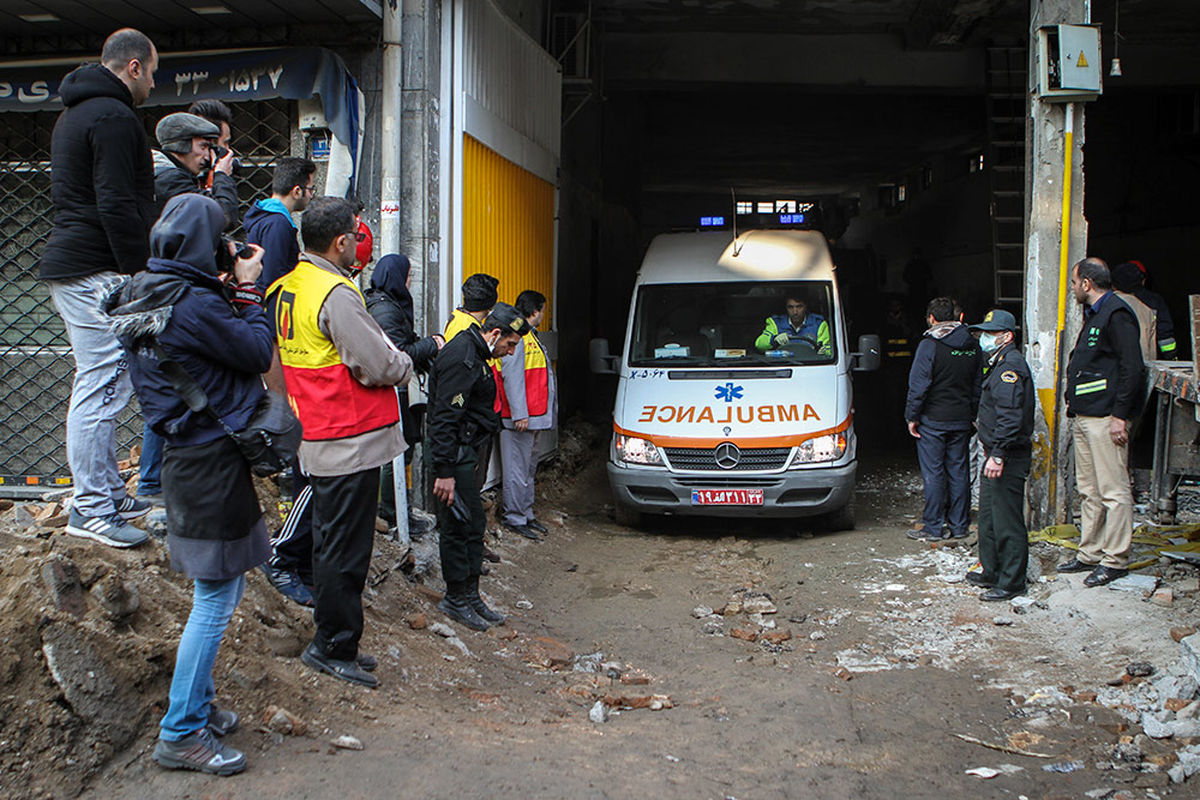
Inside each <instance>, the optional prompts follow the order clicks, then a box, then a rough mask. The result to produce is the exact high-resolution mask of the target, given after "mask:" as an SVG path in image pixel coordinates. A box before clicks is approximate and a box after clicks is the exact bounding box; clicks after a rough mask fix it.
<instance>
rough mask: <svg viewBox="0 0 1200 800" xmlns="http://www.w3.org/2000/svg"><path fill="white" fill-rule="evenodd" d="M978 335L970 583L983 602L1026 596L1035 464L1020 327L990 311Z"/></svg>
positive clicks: (1003, 314) (1030, 393) (1002, 313)
mask: <svg viewBox="0 0 1200 800" xmlns="http://www.w3.org/2000/svg"><path fill="white" fill-rule="evenodd" d="M971 330H972V331H978V332H979V349H980V350H982V351H983V355H984V358H985V359H986V361H985V364H984V368H985V370H986V372H987V374H986V376H985V377H984V379H983V393H982V394H981V395H980V397H979V414H978V417H977V418H976V422H975V424H976V427H978V429H979V441H980V443H981V444H982V445H983V456H984V461H983V475H982V477H981V480H980V483H979V562H980V564H982V565H983V571H982V572H978V573H976V572H969V573H967V580H968V581H969V582H970V583H974V584H976V585H977V586H982V587H985V588H986V589H987V591H985V592H984V593H983V594H981V595H980V596H979V599H980V600H984V601H999V600H1009V599H1011V598H1013V597H1016V596H1017V595H1020V594H1024V593H1025V571H1026V569H1027V567H1028V564H1029V532H1028V530H1027V529H1026V527H1025V508H1024V499H1025V479H1026V477H1028V475H1029V464H1030V461H1031V460H1032V436H1033V402H1034V401H1033V378H1032V377H1031V375H1030V372H1029V365H1028V364H1026V363H1025V357H1024V356H1023V355H1022V354H1021V349H1020V348H1019V347H1018V346H1017V341H1016V336H1017V333H1016V330H1017V321H1016V318H1015V317H1013V315H1012V314H1011V313H1009V312H1008V311H1005V310H1003V309H995V310H993V311H989V312H988V313H987V316H985V317H984V318H983V322H981V323H979V324H978V325H972V326H971Z"/></svg>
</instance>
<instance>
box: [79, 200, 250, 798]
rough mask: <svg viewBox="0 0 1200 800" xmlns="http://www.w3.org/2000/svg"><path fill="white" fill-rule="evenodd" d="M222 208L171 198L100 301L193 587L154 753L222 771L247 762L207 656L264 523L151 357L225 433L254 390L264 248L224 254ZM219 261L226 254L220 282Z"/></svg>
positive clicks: (234, 459) (216, 438) (213, 651)
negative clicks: (194, 391) (171, 366)
mask: <svg viewBox="0 0 1200 800" xmlns="http://www.w3.org/2000/svg"><path fill="white" fill-rule="evenodd" d="M223 216H224V215H223V214H222V212H221V208H220V206H218V205H217V203H216V202H215V201H213V200H212V199H210V198H208V197H204V196H202V195H199V194H182V195H180V196H178V197H175V198H172V199H171V200H170V201H169V202H168V203H167V204H166V207H165V208H164V209H163V213H162V216H161V217H160V218H159V220H158V222H157V223H156V224H155V225H154V228H153V230H152V231H151V233H150V251H151V258H150V261H149V264H148V265H147V266H148V268H147V270H146V271H145V272H140V273H138V274H137V275H135V276H134V277H133V278H131V279H127V280H125V281H124V282H123V283H122V284H120V285H119V286H118V287H117V289H116V290H115V291H114V293H113V294H111V295H110V296H109V297H108V298H107V299H106V300H105V301H104V303H103V307H104V311H105V313H106V315H107V320H108V322H109V324H110V326H111V328H112V330H113V332H114V333H115V334H116V335H117V337H118V339H120V341H121V343H122V345H123V346H124V347H125V350H126V352H127V353H128V354H129V359H130V370H131V373H132V378H133V383H134V387H135V388H136V390H137V394H138V399H139V401H140V402H141V405H142V413H143V414H144V415H145V418H146V422H147V424H148V425H150V427H151V428H152V429H153V430H154V431H155V432H156V433H158V434H159V435H160V436H162V437H163V439H164V440H165V442H166V446H165V448H164V455H163V466H162V484H163V491H164V494H165V495H166V505H167V546H168V548H169V550H170V553H171V565H172V566H173V567H174V568H175V569H178V570H180V571H182V572H184V573H186V574H187V575H188V577H190V578H192V580H193V582H194V597H193V604H192V611H191V614H190V616H189V617H188V621H187V625H186V627H185V628H184V631H183V635H182V637H181V639H180V642H179V649H178V651H177V653H176V658H175V673H174V677H173V678H172V681H171V690H170V706H169V708H168V710H167V713H166V715H165V716H164V717H163V719H162V721H161V723H160V732H159V741H158V744H157V746H156V747H155V749H154V754H153V758H154V760H155V761H156V762H158V763H159V764H160V765H161V766H163V767H166V768H169V769H194V770H199V771H201V772H207V773H211V774H218V775H231V774H233V773H235V772H240V771H241V770H242V769H244V768H245V765H246V759H245V756H244V755H243V754H242V753H240V752H238V751H237V750H234V749H233V748H231V747H227V746H225V745H224V744H222V743H221V741H220V740H219V739H218V738H217V737H220V736H223V735H224V734H226V733H230V732H231V731H233V730H234V729H235V728H236V727H237V725H238V716H237V714H235V713H233V712H232V711H228V710H221V709H218V708H217V707H216V706H215V705H214V704H213V699H214V695H215V687H214V684H213V676H212V670H213V663H214V661H215V659H216V656H217V649H218V648H219V646H220V643H221V639H222V637H223V636H224V633H225V628H226V626H227V625H228V623H229V619H230V617H231V616H232V615H233V611H234V609H235V608H236V607H237V605H238V603H239V602H240V601H241V597H242V593H243V591H244V590H245V585H246V580H245V575H244V573H245V572H246V571H247V570H249V569H252V568H254V567H255V566H257V565H259V564H261V563H263V561H265V560H266V558H267V555H268V553H269V545H268V540H267V530H266V526H265V525H264V523H263V519H262V511H261V509H260V508H259V504H258V497H257V495H256V494H255V490H254V484H253V482H252V480H251V473H250V466H249V464H248V462H247V461H246V459H245V458H244V457H243V456H242V453H241V451H240V450H239V449H238V447H237V445H236V444H235V442H234V440H233V439H232V437H230V436H229V435H228V434H227V433H226V431H225V429H224V428H223V427H222V425H221V424H220V423H219V422H218V421H217V420H216V419H214V418H213V417H212V416H211V415H209V414H206V413H203V412H193V411H191V410H189V407H188V405H187V404H186V403H185V402H184V400H183V398H181V397H180V396H179V394H178V393H177V391H176V390H175V388H174V386H173V384H172V382H171V381H170V380H169V379H168V377H167V375H166V373H165V372H164V370H163V367H162V364H161V363H160V356H166V357H168V358H169V359H170V360H171V361H173V362H175V363H176V364H178V365H179V366H180V367H182V369H183V370H184V371H185V372H186V373H187V374H188V375H190V376H191V378H192V379H193V380H194V381H195V382H196V383H197V384H199V386H200V388H202V389H203V390H204V393H205V394H206V395H207V396H208V403H209V408H210V409H211V410H212V412H213V413H215V414H216V415H217V416H218V417H220V420H221V422H224V424H225V425H226V426H228V427H229V428H230V429H232V430H234V431H240V430H242V429H244V428H245V427H246V425H247V424H248V423H249V421H250V419H251V417H252V416H253V414H254V411H255V409H256V407H257V406H258V404H259V401H260V400H261V399H262V398H263V394H264V392H265V391H266V389H265V388H264V386H263V382H262V378H261V373H263V372H265V371H266V370H267V368H268V367H269V366H270V364H271V355H272V352H273V346H274V338H273V335H272V332H271V326H270V324H269V322H268V320H267V317H266V315H265V314H264V313H263V309H262V305H261V304H262V295H261V293H259V292H258V290H257V289H255V288H254V281H255V279H256V278H257V277H258V274H259V272H260V271H261V269H262V248H259V247H253V246H252V247H250V248H249V252H250V253H252V255H250V257H249V258H244V257H238V258H236V259H235V258H234V253H235V252H237V251H238V248H237V247H236V246H234V245H233V244H232V243H229V242H226V241H224V240H223V239H222V237H221V229H222V228H223V227H224V221H223ZM222 248H224V249H226V250H227V252H228V255H226V253H225V252H221V250H222ZM241 252H242V254H245V253H246V252H247V251H246V250H245V249H242V251H241ZM222 262H226V263H228V262H232V278H231V280H230V281H229V282H228V283H227V282H225V281H223V280H222V277H221V274H220V273H221V267H219V266H218V265H219V264H220V263H222Z"/></svg>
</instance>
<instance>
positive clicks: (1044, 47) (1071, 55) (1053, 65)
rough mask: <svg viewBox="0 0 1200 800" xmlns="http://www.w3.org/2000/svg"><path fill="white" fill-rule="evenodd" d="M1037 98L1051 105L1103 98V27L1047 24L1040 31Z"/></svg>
mask: <svg viewBox="0 0 1200 800" xmlns="http://www.w3.org/2000/svg"><path fill="white" fill-rule="evenodd" d="M1037 66H1038V86H1037V93H1038V98H1039V99H1041V100H1045V101H1046V102H1050V103H1056V102H1057V103H1067V102H1079V101H1085V102H1086V101H1088V100H1095V99H1096V98H1098V97H1099V96H1100V91H1101V86H1100V28H1099V26H1096V25H1047V26H1045V27H1042V28H1038V65H1037Z"/></svg>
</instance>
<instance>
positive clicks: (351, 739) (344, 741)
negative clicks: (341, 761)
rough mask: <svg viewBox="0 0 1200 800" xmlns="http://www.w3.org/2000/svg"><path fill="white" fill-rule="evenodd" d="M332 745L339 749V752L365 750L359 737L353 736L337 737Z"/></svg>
mask: <svg viewBox="0 0 1200 800" xmlns="http://www.w3.org/2000/svg"><path fill="white" fill-rule="evenodd" d="M330 744H332V745H333V746H334V747H336V748H338V749H339V750H362V749H363V743H362V741H361V740H360V739H359V738H358V737H356V736H351V735H349V734H345V733H344V734H342V735H341V736H338V737H336V738H335V739H334V740H333V741H332V742H330Z"/></svg>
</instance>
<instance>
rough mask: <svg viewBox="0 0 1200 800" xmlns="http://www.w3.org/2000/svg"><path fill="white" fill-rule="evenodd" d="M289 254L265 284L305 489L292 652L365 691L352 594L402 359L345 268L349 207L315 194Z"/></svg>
mask: <svg viewBox="0 0 1200 800" xmlns="http://www.w3.org/2000/svg"><path fill="white" fill-rule="evenodd" d="M300 232H301V235H302V236H303V238H304V248H305V251H304V252H303V253H302V254H301V255H300V262H299V263H298V264H297V265H296V267H295V269H293V270H292V271H291V272H289V273H288V274H286V275H284V276H283V277H282V278H280V279H279V280H277V281H276V282H275V283H274V284H272V285H271V287H270V289H268V290H267V305H268V311H269V316H270V317H271V319H272V320H273V322H274V325H275V340H276V344H278V346H279V358H280V361H281V362H282V364H283V374H284V378H285V380H286V382H287V392H288V400H289V401H290V402H291V404H292V407H293V408H294V409H295V410H296V415H297V416H298V417H299V418H300V422H301V424H302V425H303V426H304V440H303V441H302V442H301V444H300V451H299V456H300V466H301V468H302V469H303V471H304V473H305V474H306V475H308V476H309V483H310V486H311V487H312V535H313V579H314V583H315V585H314V589H315V591H314V600H315V608H314V611H313V620H314V622H315V623H316V633H315V635H314V636H313V641H312V643H311V644H310V645H309V646H308V647H307V648H306V649H305V651H304V653H303V654H302V655H301V658H302V660H303V661H304V663H305V664H308V665H309V666H310V667H312V668H313V669H316V670H318V671H320V672H325V673H327V674H329V675H333V676H334V677H336V678H340V679H341V680H344V681H347V682H348V683H355V684H359V685H362V686H369V687H372V688H373V687H375V686H376V685H377V681H376V679H375V676H373V675H371V670H373V669H374V668H375V665H376V661H375V659H374V658H372V657H370V656H367V655H363V654H360V653H359V650H358V643H359V639H360V638H361V637H362V632H363V609H362V591H363V587H364V585H365V584H366V579H367V569H368V567H369V566H370V563H371V549H372V547H373V545H374V541H375V509H376V507H377V505H378V501H379V468H380V466H382V465H383V464H386V463H388V462H389V461H391V460H392V459H394V458H395V457H396V456H398V455H400V454H401V453H403V452H404V446H405V445H404V436H403V433H402V431H401V428H400V405H399V403H398V402H397V399H396V392H395V389H394V388H393V387H395V386H404V385H406V384H407V383H408V380H409V378H410V377H411V375H412V361H411V360H410V359H409V357H408V356H407V355H405V354H404V353H401V352H400V351H399V350H397V349H396V348H395V347H393V346H392V344H391V343H390V342H389V341H388V339H387V337H386V336H385V335H384V333H383V331H382V330H380V328H379V325H378V324H377V323H376V322H375V320H374V319H372V318H371V315H370V314H369V313H367V307H366V304H365V303H364V302H363V297H362V294H361V293H360V292H359V290H358V287H357V286H356V285H355V284H354V282H353V281H352V280H351V276H352V275H353V274H354V270H353V265H354V259H355V248H356V245H357V241H356V225H355V221H354V207H353V206H352V205H351V204H350V203H349V202H348V201H346V200H343V199H341V198H337V197H318V198H316V199H315V200H313V201H312V203H310V204H309V206H308V210H307V211H305V212H304V217H303V219H302V220H301V222H300Z"/></svg>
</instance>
